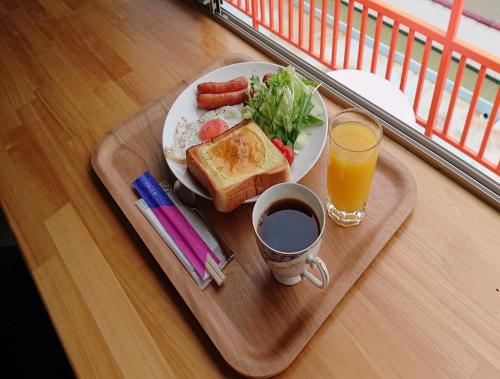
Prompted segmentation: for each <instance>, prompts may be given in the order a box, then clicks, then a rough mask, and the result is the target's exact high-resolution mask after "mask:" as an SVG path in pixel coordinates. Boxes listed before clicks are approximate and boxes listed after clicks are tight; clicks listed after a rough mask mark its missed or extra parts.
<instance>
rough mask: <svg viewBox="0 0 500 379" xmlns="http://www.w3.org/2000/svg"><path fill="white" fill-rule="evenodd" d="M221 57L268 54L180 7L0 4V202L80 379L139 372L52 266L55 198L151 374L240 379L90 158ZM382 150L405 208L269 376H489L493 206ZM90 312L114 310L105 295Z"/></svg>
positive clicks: (495, 267) (492, 361)
mask: <svg viewBox="0 0 500 379" xmlns="http://www.w3.org/2000/svg"><path fill="white" fill-rule="evenodd" d="M34 32H36V34H34ZM38 33H40V34H38ZM75 41H76V44H75ZM228 52H235V53H244V54H247V55H249V56H251V57H252V58H253V59H255V60H266V57H264V56H263V55H262V54H260V53H259V52H257V51H256V50H254V49H253V48H252V47H250V46H249V45H248V44H247V43H245V42H244V41H242V40H240V39H239V38H238V37H236V36H235V35H233V34H232V33H231V32H230V31H228V30H226V29H224V28H223V27H221V26H220V25H218V24H217V23H216V22H214V21H213V20H211V19H210V18H208V17H206V16H205V15H203V14H201V13H200V12H198V11H197V10H196V8H195V7H194V6H191V5H190V2H187V1H181V0H177V1H176V0H129V1H126V2H120V1H115V0H112V1H104V0H79V1H61V0H25V1H18V0H12V1H2V2H0V93H1V94H2V96H0V163H1V164H0V202H1V206H2V208H3V211H4V212H5V213H6V215H7V218H8V220H9V223H10V225H11V227H12V228H13V230H14V232H15V235H16V238H17V240H18V242H19V244H20V246H21V249H22V253H23V257H24V259H25V261H26V263H27V265H28V267H29V269H30V271H31V272H32V275H33V277H34V279H35V282H36V284H37V286H38V289H39V292H40V295H41V296H42V298H43V301H44V303H45V305H46V307H47V309H48V311H49V314H50V316H51V318H52V321H53V323H54V325H55V328H56V330H57V332H58V334H59V336H60V338H61V341H62V343H63V346H64V348H65V350H66V353H67V354H68V357H69V359H70V361H71V363H72V366H73V369H74V370H75V372H76V373H77V375H78V376H80V377H84V378H87V377H105V378H111V377H121V376H128V377H131V376H133V375H132V371H130V370H129V369H128V367H129V365H137V366H139V367H141V368H142V369H143V370H144V372H146V371H147V370H149V369H150V368H149V367H150V364H149V363H147V362H146V361H141V360H139V359H136V360H135V362H133V363H130V364H129V363H127V364H125V363H123V362H122V361H120V360H118V359H116V358H115V355H118V354H117V352H116V351H114V349H115V345H112V344H110V343H109V342H108V340H107V339H106V338H104V335H105V334H106V333H109V332H110V330H109V329H111V331H112V332H113V333H115V334H116V339H117V340H118V341H119V342H120V343H121V344H123V345H124V346H128V345H129V344H130V341H132V340H133V335H134V334H135V333H137V332H136V330H135V327H134V330H129V329H128V328H123V324H116V326H115V325H114V324H112V325H107V324H105V323H104V321H103V320H97V319H96V318H95V312H96V310H95V309H94V307H95V305H94V304H93V303H92V302H91V301H90V300H89V299H88V297H86V296H84V293H85V291H86V289H85V288H80V285H81V282H80V281H78V280H77V277H81V276H82V275H84V274H85V273H76V272H78V270H84V268H79V267H78V266H77V265H75V264H74V263H72V261H68V260H64V259H63V257H62V255H61V254H62V253H60V251H59V249H58V247H57V245H56V243H55V241H56V240H58V239H59V238H61V237H60V236H57V235H58V234H59V233H62V231H57V230H54V229H52V230H51V233H50V234H49V231H48V229H47V227H46V224H45V222H46V220H47V219H49V218H50V217H51V216H53V215H55V214H56V213H57V212H58V211H59V210H60V209H61V208H63V207H67V206H68V205H67V204H68V203H69V204H71V205H70V206H71V207H72V208H73V209H74V211H75V212H76V214H77V215H78V218H79V219H80V220H81V223H83V225H84V226H85V229H81V228H79V230H80V231H81V230H84V231H85V233H84V235H86V238H91V239H92V240H93V241H94V243H95V246H96V249H95V250H94V253H95V254H96V255H98V256H99V255H100V256H101V258H100V259H99V262H101V263H102V262H104V263H105V264H106V265H107V269H105V270H104V275H105V276H106V278H108V277H110V278H112V279H109V280H111V281H112V282H113V283H115V284H114V285H113V288H112V289H110V291H116V290H117V288H116V287H117V286H119V287H120V288H121V289H122V290H121V291H120V292H121V294H122V295H120V299H121V300H120V301H121V302H124V301H127V300H126V299H124V296H125V297H126V298H128V302H129V306H127V309H130V307H132V308H133V310H132V311H131V312H132V313H135V314H136V315H137V316H138V317H139V318H140V321H141V322H142V323H143V324H144V326H145V327H146V330H144V328H142V327H140V328H141V330H142V332H141V333H148V334H150V336H151V337H146V338H145V339H144V340H143V343H146V344H147V345H148V347H147V349H148V351H149V350H150V349H153V350H154V349H159V351H160V354H161V356H162V360H163V361H164V362H166V363H167V364H168V366H169V367H170V368H171V371H168V369H165V372H164V375H163V376H164V377H166V376H167V375H168V373H169V372H171V373H172V374H173V376H175V377H185V378H192V377H204V378H218V377H237V374H236V373H235V372H234V371H233V370H232V369H231V368H230V367H229V366H228V365H227V364H225V363H224V360H223V359H222V357H221V356H220V355H219V354H218V353H217V350H216V348H215V347H214V345H213V344H212V343H211V342H210V340H209V338H208V337H207V335H206V334H205V332H204V331H203V329H202V328H201V326H200V325H199V324H198V323H197V321H196V319H195V318H194V317H193V316H192V314H191V312H190V311H189V309H188V307H187V306H186V305H185V304H184V302H183V300H182V298H181V297H180V296H179V295H178V293H177V291H176V290H175V289H174V287H173V286H172V284H171V283H170V282H169V281H168V279H166V277H165V275H164V274H163V272H162V271H161V269H160V267H159V266H158V264H157V263H156V262H155V261H154V259H153V258H152V257H151V254H150V253H149V251H148V249H147V248H146V247H145V246H144V245H143V243H142V242H141V241H140V239H139V238H138V237H137V235H136V234H135V232H134V231H133V229H132V228H131V227H130V225H129V223H128V222H127V221H126V219H125V217H124V215H123V213H122V212H121V211H120V210H119V209H118V208H117V207H116V205H115V203H114V200H113V199H112V198H111V197H110V196H109V195H108V194H107V191H106V189H105V188H104V187H103V186H102V184H101V183H100V181H99V180H98V179H97V178H96V177H95V175H94V174H93V173H92V170H91V168H90V163H89V162H90V154H91V152H92V148H93V146H94V145H95V143H96V142H97V141H98V140H99V139H101V137H102V136H103V135H104V134H105V133H106V132H108V131H109V130H111V129H112V128H114V127H116V126H117V125H118V124H119V123H121V122H123V121H125V120H126V119H128V118H130V116H131V115H133V114H134V113H135V112H136V111H137V110H138V109H140V108H142V107H144V106H146V105H147V104H148V103H149V102H151V101H153V100H155V99H157V98H158V97H159V96H161V95H162V94H164V93H165V92H166V91H167V90H168V89H169V88H171V87H172V86H174V85H176V84H178V83H179V82H181V81H182V80H185V79H187V78H189V77H190V76H191V75H193V74H195V73H196V72H199V71H200V70H201V69H203V68H204V67H206V66H207V65H208V63H209V62H211V61H212V60H213V59H215V58H217V57H218V56H221V55H223V54H226V53H228ZM59 64H61V72H58V70H57V67H55V65H59ZM113 83H114V84H113ZM80 86H81V87H82V88H79V87H80ZM327 105H328V111H329V114H333V113H334V112H335V111H336V110H338V107H337V106H336V105H335V104H333V103H332V102H328V104H327ZM383 147H384V149H385V150H387V151H389V152H390V153H391V154H393V155H395V156H396V157H397V158H398V159H400V160H401V161H403V162H404V164H405V165H406V166H407V167H408V168H409V169H410V170H411V172H412V173H413V175H414V177H415V179H416V182H417V186H418V193H417V203H416V207H415V210H414V212H413V213H412V215H411V216H410V217H409V219H408V220H407V221H406V222H405V224H403V226H402V228H401V229H400V230H399V231H398V232H397V233H396V235H395V236H394V237H393V238H392V239H391V240H390V241H389V242H388V244H387V245H386V246H385V247H384V249H383V251H382V252H381V254H379V255H378V257H377V258H376V259H375V261H374V262H373V263H372V264H371V265H370V267H369V268H368V270H367V271H365V273H364V274H363V275H362V276H361V278H360V279H359V280H358V281H357V282H356V284H355V285H354V287H353V288H352V289H351V290H350V291H349V292H348V294H347V295H346V296H345V297H344V299H343V300H342V302H341V303H340V304H339V305H338V306H337V308H336V309H335V310H334V312H333V313H332V314H331V315H330V316H329V317H328V318H327V319H326V321H325V322H324V323H323V325H322V326H321V328H320V329H319V330H318V332H317V333H316V334H315V335H314V337H313V338H312V339H311V340H310V341H309V343H308V344H307V345H306V346H305V348H304V349H303V350H302V352H301V353H300V355H299V356H298V357H297V359H296V360H295V361H294V362H293V363H292V364H291V366H289V367H288V368H287V369H286V370H285V371H284V372H283V373H282V374H280V375H279V376H283V377H287V378H288V377H291V378H304V377H306V378H307V377H317V378H323V377H324V378H335V377H338V378H374V377H375V378H376V377H380V378H396V377H404V378H422V377H432V378H498V377H500V374H499V372H500V291H497V289H500V254H499V246H500V234H499V233H498V230H499V229H500V217H499V213H498V212H497V211H495V210H493V209H491V208H489V207H488V206H487V205H485V204H484V203H482V202H481V201H480V200H478V199H477V198H475V197H474V196H472V195H471V194H470V193H468V192H467V191H466V190H464V189H463V188H461V187H460V186H458V185H456V184H455V183H454V182H452V181H451V180H449V179H448V178H446V177H445V176H444V175H442V174H441V173H439V172H438V171H436V170H434V169H433V168H432V167H430V166H429V165H427V164H426V163H425V162H422V161H421V160H420V159H419V158H417V157H415V156H413V155H411V154H410V153H408V152H407V151H406V150H404V149H403V148H401V147H399V146H398V145H396V144H394V143H393V142H391V141H390V140H385V141H384V142H383ZM53 236H54V238H55V239H53V238H52V237H53ZM74 249H75V251H76V254H83V253H84V251H83V249H82V247H79V246H75V248H74ZM102 271H103V270H100V271H99V272H102ZM106 280H107V279H106ZM101 291H104V292H106V291H107V288H102V287H101ZM110 293H111V292H110ZM113 293H115V292H113ZM101 296H109V293H108V294H106V293H105V294H102V295H101ZM103 307H104V308H103V309H102V312H103V313H102V314H103V317H106V318H108V317H109V318H111V317H115V315H116V313H117V312H116V310H117V308H116V306H115V304H114V303H113V302H110V303H108V304H104V306H103ZM126 317H127V319H128V318H129V317H131V316H130V315H128V316H126ZM134 325H136V326H137V325H140V324H138V323H135V324H134ZM104 327H106V328H109V329H107V330H105V328H104ZM144 341H149V342H144ZM155 346H156V347H155ZM28 360H29V359H28Z"/></svg>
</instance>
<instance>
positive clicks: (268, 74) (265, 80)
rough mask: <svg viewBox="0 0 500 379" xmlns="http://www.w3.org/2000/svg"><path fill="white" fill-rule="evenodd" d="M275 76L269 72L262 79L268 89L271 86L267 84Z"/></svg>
mask: <svg viewBox="0 0 500 379" xmlns="http://www.w3.org/2000/svg"><path fill="white" fill-rule="evenodd" d="M271 76H273V74H272V73H270V72H268V73H266V74H264V76H263V77H262V83H264V84H265V85H266V86H267V87H269V85H268V84H267V80H268V79H269V78H270V77H271Z"/></svg>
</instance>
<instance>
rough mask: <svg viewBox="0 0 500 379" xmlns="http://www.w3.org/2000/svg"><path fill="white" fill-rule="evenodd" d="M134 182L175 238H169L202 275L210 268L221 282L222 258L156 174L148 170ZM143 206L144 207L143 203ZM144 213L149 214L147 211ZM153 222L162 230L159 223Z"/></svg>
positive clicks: (169, 235) (168, 232)
mask: <svg viewBox="0 0 500 379" xmlns="http://www.w3.org/2000/svg"><path fill="white" fill-rule="evenodd" d="M133 184H134V187H135V188H136V190H137V192H138V193H139V195H140V196H141V197H142V198H143V200H144V201H145V203H146V204H147V206H148V207H149V209H150V211H151V212H152V213H153V214H154V216H155V217H156V219H157V221H158V223H159V224H160V225H161V226H162V227H163V228H164V229H165V230H166V232H167V234H168V237H169V238H170V239H171V241H167V240H166V242H167V243H169V242H173V243H174V244H175V245H176V246H177V247H178V248H179V249H180V250H181V251H182V253H183V255H184V256H185V258H186V259H187V260H188V261H189V262H190V263H191V265H192V267H194V269H195V270H196V272H197V273H198V275H199V276H200V278H201V279H203V278H204V277H205V270H209V273H210V275H211V276H212V277H214V279H215V280H216V281H217V283H218V284H219V285H220V284H221V282H222V280H223V279H224V274H222V271H221V270H220V268H219V267H218V265H219V264H220V262H221V261H220V259H219V258H218V257H217V256H216V255H215V254H214V252H213V251H212V250H211V249H210V247H209V246H208V245H207V244H206V243H205V241H203V239H202V238H201V237H200V235H199V234H198V232H197V231H196V230H195V229H194V228H193V227H192V225H191V224H190V223H189V221H188V220H187V219H186V218H185V217H184V215H183V214H182V213H181V212H180V211H179V209H178V208H177V207H176V205H175V204H174V203H173V202H172V200H171V199H170V198H169V197H168V195H167V194H166V193H165V192H164V191H163V189H162V188H161V187H160V186H159V185H158V183H157V182H156V181H155V180H154V178H153V177H152V175H151V174H150V173H149V172H146V173H144V175H142V176H140V177H139V178H137V179H136V180H135V181H134V183H133ZM139 208H140V209H141V207H140V206H139ZM141 211H143V209H141ZM143 214H145V215H146V216H147V214H146V213H145V212H144V211H143ZM150 221H151V220H150ZM152 224H153V226H154V227H155V229H157V231H158V225H155V224H154V223H152ZM160 234H161V233H160ZM164 239H165V238H164ZM169 245H170V244H169Z"/></svg>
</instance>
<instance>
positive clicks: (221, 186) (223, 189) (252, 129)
mask: <svg viewBox="0 0 500 379" xmlns="http://www.w3.org/2000/svg"><path fill="white" fill-rule="evenodd" d="M186 161H187V168H188V170H189V171H190V172H191V174H192V175H193V176H194V177H195V178H196V179H197V180H198V181H199V182H200V183H201V184H202V185H203V187H205V188H206V189H207V191H208V192H209V193H210V196H212V199H213V202H214V205H215V208H216V209H217V210H218V211H220V212H229V211H231V210H233V209H234V208H236V207H237V206H238V205H240V204H241V203H243V202H244V201H245V200H247V199H250V198H251V197H253V196H255V195H258V194H260V193H262V192H264V191H265V190H266V189H267V188H269V187H271V186H272V185H274V184H277V183H281V182H286V181H288V180H290V166H289V165H288V162H287V160H286V158H285V157H284V156H283V154H282V153H281V152H280V151H279V150H278V149H277V148H276V147H275V146H274V145H273V144H272V142H271V141H270V140H269V138H267V136H266V134H265V133H264V132H263V131H262V129H261V128H260V127H259V126H258V125H257V124H256V123H255V122H254V121H251V120H244V121H242V122H241V123H239V124H238V125H236V126H234V127H233V128H231V129H229V130H228V131H226V132H224V133H222V134H221V135H219V136H217V137H216V138H214V139H213V140H211V141H209V142H206V143H202V144H200V145H196V146H193V147H190V148H189V149H188V150H187V152H186Z"/></svg>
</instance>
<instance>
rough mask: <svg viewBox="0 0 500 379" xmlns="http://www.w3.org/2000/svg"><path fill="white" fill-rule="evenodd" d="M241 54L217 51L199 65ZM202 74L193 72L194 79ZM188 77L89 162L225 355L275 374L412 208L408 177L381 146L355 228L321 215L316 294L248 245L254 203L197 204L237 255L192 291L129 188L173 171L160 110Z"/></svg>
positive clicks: (316, 177)
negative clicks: (217, 277) (218, 275)
mask: <svg viewBox="0 0 500 379" xmlns="http://www.w3.org/2000/svg"><path fill="white" fill-rule="evenodd" d="M247 59H248V58H247V57H245V56H238V55H229V56H227V57H222V58H220V59H217V60H216V61H215V62H214V63H213V64H211V65H210V66H209V67H208V68H207V70H206V71H211V70H214V69H216V68H219V67H221V66H225V65H228V64H233V63H240V62H244V61H246V60H247ZM205 73H206V72H199V73H196V74H195V75H194V76H193V80H194V79H196V78H197V77H200V76H203V75H204V74H205ZM186 82H187V83H181V84H179V85H178V86H176V87H175V88H174V89H172V90H171V91H169V93H168V95H167V96H165V97H161V98H160V99H159V100H158V101H156V102H154V103H152V104H150V105H149V106H147V107H146V108H144V109H143V110H141V111H140V112H139V113H137V114H136V115H134V117H132V118H131V119H130V120H127V121H126V122H125V123H123V124H122V125H121V126H119V127H118V128H116V129H114V130H113V131H111V132H110V133H109V134H107V135H106V136H105V137H104V138H103V139H102V141H101V142H100V143H99V145H98V146H97V148H96V150H95V152H94V154H93V155H92V166H93V168H94V170H95V171H96V173H97V174H98V175H99V177H100V178H101V180H102V181H103V183H104V185H105V186H106V188H107V189H108V190H109V191H110V193H111V194H112V196H113V198H114V199H115V200H116V202H117V204H118V206H119V207H120V209H121V210H122V211H123V213H124V214H125V215H126V216H127V218H128V219H129V221H130V222H131V224H132V225H133V227H134V228H135V229H136V230H137V231H138V233H139V235H140V236H141V238H142V240H143V241H144V242H145V244H146V245H147V246H148V248H149V249H150V251H151V253H152V254H153V256H154V257H155V259H156V260H157V262H158V263H159V264H160V266H161V268H162V269H163V271H164V272H165V273H166V275H167V277H168V278H169V279H170V281H171V282H172V284H173V285H174V286H175V287H176V289H177V290H178V291H179V293H180V295H181V296H182V298H183V299H184V301H185V302H186V304H187V305H188V307H189V308H190V309H191V310H192V311H193V313H194V315H195V317H196V318H197V319H198V321H199V323H200V324H201V325H202V327H203V328H204V330H205V331H206V332H207V334H208V335H209V337H210V338H211V339H212V341H213V343H214V344H215V346H217V348H218V350H219V351H220V352H221V354H222V356H223V357H224V358H225V359H226V360H227V362H228V363H229V364H230V365H231V366H232V367H233V368H234V369H235V370H237V371H238V372H240V373H242V374H244V375H247V376H253V377H267V376H270V375H275V374H277V373H279V372H280V371H282V370H284V369H285V368H286V367H287V366H288V365H289V364H290V363H291V362H292V361H293V359H294V358H295V357H296V356H297V355H298V353H299V352H300V351H301V350H302V348H303V347H304V345H305V344H306V343H307V341H308V340H309V339H310V338H311V337H312V335H313V334H314V333H315V331H316V330H317V329H318V328H319V326H320V325H321V324H322V323H323V321H324V320H325V319H326V318H327V317H328V315H329V314H330V313H331V312H332V310H333V309H334V308H335V306H336V305H337V304H338V303H339V302H340V300H341V299H342V297H343V296H344V295H345V294H346V293H347V291H348V290H349V289H350V287H351V286H352V285H353V284H354V282H355V281H356V280H357V279H358V278H359V276H360V275H361V274H362V272H363V271H364V270H365V269H366V268H367V267H368V265H369V264H370V263H371V261H372V260H373V259H374V258H375V257H376V255H377V254H378V253H379V252H380V250H381V249H382V247H383V246H384V244H385V243H386V242H387V241H388V240H389V239H390V238H391V236H392V235H393V234H394V233H395V232H396V231H397V229H398V228H399V226H400V225H401V224H402V223H403V222H404V220H405V219H406V217H408V215H409V213H410V212H411V210H412V209H413V207H414V205H415V197H416V187H415V182H414V179H413V177H412V175H411V173H410V172H409V171H408V169H407V168H406V167H404V165H403V164H402V163H401V162H400V161H398V160H397V159H395V158H394V157H392V156H391V155H390V154H388V153H387V152H385V151H382V152H381V153H380V156H379V161H378V165H377V170H376V174H375V179H374V185H373V189H372V191H371V195H370V198H369V201H368V204H367V216H366V218H365V220H364V221H363V223H362V225H361V226H359V227H357V228H349V229H344V228H339V227H337V226H336V225H335V224H334V223H333V222H332V221H331V220H329V221H328V222H327V225H326V228H325V233H324V236H323V242H322V245H321V251H320V255H321V257H322V259H323V260H324V261H325V263H326V264H327V266H328V267H329V271H330V274H331V276H332V282H331V283H330V285H329V286H328V287H327V288H326V289H325V290H323V291H319V290H318V289H317V288H314V287H313V286H312V285H311V284H310V283H302V284H301V285H298V286H295V287H286V286H282V285H279V284H278V283H277V282H276V281H275V280H274V279H273V278H272V276H271V273H270V271H269V270H268V269H267V267H266V265H265V263H264V261H263V260H262V259H261V257H260V253H259V251H258V249H257V246H256V244H255V239H254V234H253V228H252V224H251V212H252V205H250V204H246V205H243V206H240V207H239V208H238V209H236V210H234V211H233V212H230V213H228V214H222V213H219V212H217V211H216V210H215V209H214V207H213V204H212V202H210V201H204V202H203V204H200V208H201V209H202V212H203V213H204V215H205V218H206V219H208V220H209V222H210V224H211V225H212V227H213V228H214V230H215V231H216V232H217V234H218V235H219V236H220V237H221V238H222V239H223V240H224V241H228V244H229V246H230V248H231V250H233V251H238V252H240V253H239V254H237V255H236V257H235V258H234V260H233V261H232V262H231V263H230V265H229V266H228V267H227V268H226V269H225V274H226V280H225V284H224V286H223V287H222V288H214V287H211V288H208V289H207V290H205V291H200V289H199V288H198V286H197V285H196V284H195V283H194V281H192V280H191V278H190V277H189V276H188V275H187V273H186V272H185V271H184V270H183V268H182V266H181V264H180V262H179V261H178V260H177V258H176V257H175V255H173V254H172V253H168V252H169V248H168V246H167V245H166V244H165V243H164V241H163V240H162V239H161V237H160V236H159V235H158V233H157V232H156V231H155V229H154V228H153V227H152V226H151V225H150V224H149V222H147V220H146V219H145V218H144V216H143V215H142V214H141V213H140V212H139V210H138V209H137V207H136V206H135V205H134V202H135V201H136V200H137V195H136V193H135V192H134V191H133V188H132V185H131V183H132V182H133V181H134V180H135V179H136V178H137V177H139V176H140V175H142V174H143V173H144V172H145V171H146V170H147V171H150V172H152V173H154V175H155V177H156V179H157V180H158V181H162V180H164V179H165V178H166V179H167V180H168V181H169V182H170V183H171V185H173V182H174V181H175V177H174V176H173V174H172V173H171V172H170V171H169V170H168V169H166V164H165V162H164V159H163V148H162V146H161V143H159V142H161V135H162V129H163V123H164V119H165V115H166V114H167V113H168V110H169V109H170V106H171V105H172V103H173V101H174V100H175V99H176V98H177V96H178V95H179V94H180V93H181V92H182V90H183V89H184V88H185V87H186V86H187V85H188V84H189V83H190V80H187V81H186ZM326 161H327V152H326V150H325V151H324V154H322V157H321V158H320V159H319V161H318V162H317V164H316V165H315V167H314V168H313V169H312V170H311V172H310V174H308V175H307V176H306V178H305V179H304V180H303V181H302V182H303V183H304V184H305V185H307V186H308V187H309V188H311V189H313V190H314V191H315V192H316V193H317V194H318V195H319V196H320V197H321V198H322V199H326V182H325V175H324V173H325V172H326ZM271 325H272V327H271Z"/></svg>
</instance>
